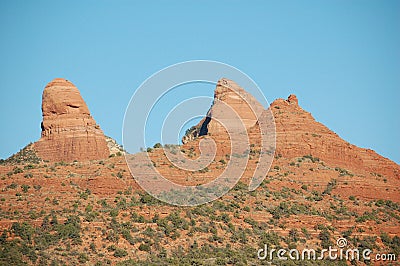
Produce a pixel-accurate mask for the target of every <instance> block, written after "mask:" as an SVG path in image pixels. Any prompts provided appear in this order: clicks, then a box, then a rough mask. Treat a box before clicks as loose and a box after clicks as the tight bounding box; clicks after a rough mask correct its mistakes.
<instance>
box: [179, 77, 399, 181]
mask: <svg viewBox="0 0 400 266" xmlns="http://www.w3.org/2000/svg"><path fill="white" fill-rule="evenodd" d="M230 87H231V88H232V87H234V88H235V91H236V92H235V91H233V90H232V89H229V88H230ZM254 102H255V99H254V98H253V96H251V95H250V94H249V93H247V92H246V91H245V90H243V89H242V88H240V87H239V86H238V85H237V84H236V83H235V82H233V81H231V80H228V79H221V80H220V81H218V84H217V87H216V90H215V94H214V103H213V105H212V106H211V108H210V110H209V111H208V113H207V116H206V117H205V118H204V119H202V120H201V121H200V123H199V124H198V125H196V126H194V127H192V128H191V129H190V130H189V131H188V134H187V135H186V136H184V137H183V139H182V142H183V143H184V144H186V143H188V142H190V141H193V140H194V139H196V138H197V137H201V136H203V135H209V136H211V137H212V138H213V139H214V140H215V141H216V143H219V147H218V148H219V152H217V153H219V154H225V153H226V150H227V149H226V147H225V146H226V144H227V143H229V136H228V134H227V132H226V130H225V129H224V128H223V127H222V126H221V125H220V123H218V122H217V121H216V120H214V119H213V116H214V114H215V113H218V112H219V111H220V109H221V108H220V106H221V105H222V104H223V103H225V104H227V105H229V106H231V107H232V108H233V109H234V110H235V111H236V112H237V114H238V116H239V117H240V118H241V119H242V120H243V122H244V124H245V127H246V130H247V133H248V134H249V137H250V143H252V146H253V147H256V148H257V147H258V149H259V148H260V147H259V146H260V143H261V142H260V125H259V121H257V119H256V116H255V115H254V113H256V114H259V113H260V112H263V113H262V115H264V114H265V113H266V112H267V111H266V110H263V109H262V106H260V105H259V104H254ZM251 106H256V109H255V110H253V109H254V107H253V109H251ZM270 110H271V111H272V113H273V118H274V120H275V128H268V129H267V130H266V131H267V132H271V130H275V131H276V150H275V155H276V156H278V157H284V158H295V157H302V156H305V155H311V156H312V157H315V158H318V159H320V160H321V161H324V162H325V163H327V164H329V165H331V166H335V167H336V166H338V167H340V168H345V169H349V170H352V171H355V172H357V171H359V170H362V171H367V172H370V173H373V174H377V175H378V174H379V175H384V176H390V177H394V178H400V167H399V165H398V164H396V163H395V162H393V161H391V160H389V159H387V158H384V157H382V156H381V155H379V154H377V153H376V152H375V151H373V150H371V149H364V148H359V147H357V146H355V145H353V144H350V143H348V142H347V141H345V140H343V139H342V138H340V137H339V136H338V135H337V134H336V133H334V132H333V131H331V130H330V129H329V128H327V127H326V126H324V125H323V124H321V123H319V122H317V121H316V120H315V119H314V117H313V116H312V115H311V114H310V113H309V112H307V111H305V110H303V109H302V108H301V107H300V106H299V103H298V99H297V97H296V95H290V96H289V97H288V99H287V100H284V99H277V100H275V101H274V102H273V103H272V104H271V105H270ZM268 111H269V110H268ZM258 117H260V116H258ZM221 150H222V151H223V152H221Z"/></svg>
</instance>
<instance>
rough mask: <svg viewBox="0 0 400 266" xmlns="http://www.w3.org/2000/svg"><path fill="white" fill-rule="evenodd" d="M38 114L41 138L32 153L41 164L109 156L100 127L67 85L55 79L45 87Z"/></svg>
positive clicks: (78, 95)
mask: <svg viewBox="0 0 400 266" xmlns="http://www.w3.org/2000/svg"><path fill="white" fill-rule="evenodd" d="M42 113H43V122H42V124H41V128H42V132H41V138H40V140H39V141H37V142H36V143H34V149H35V150H36V152H37V153H38V156H39V157H40V158H42V159H43V160H48V161H65V162H69V161H74V160H77V161H85V160H96V159H103V158H107V157H108V156H109V154H110V152H109V149H108V147H107V143H106V139H105V136H104V134H103V132H102V130H101V129H100V126H99V125H97V124H96V122H95V120H94V119H93V117H92V116H91V115H90V112H89V109H88V107H87V105H86V103H85V102H84V100H83V99H82V97H81V95H80V92H79V90H78V89H77V88H76V87H75V86H74V84H72V83H71V82H70V81H68V80H65V79H61V78H56V79H54V80H53V81H51V82H50V83H48V84H47V85H46V87H45V89H44V91H43V96H42Z"/></svg>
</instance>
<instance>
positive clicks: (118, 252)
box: [114, 247, 140, 258]
mask: <svg viewBox="0 0 400 266" xmlns="http://www.w3.org/2000/svg"><path fill="white" fill-rule="evenodd" d="M139 249H140V247H139ZM127 255H128V252H127V251H126V250H125V249H121V248H117V249H116V250H115V251H114V257H116V258H122V257H126V256H127Z"/></svg>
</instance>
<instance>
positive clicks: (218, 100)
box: [182, 78, 264, 143]
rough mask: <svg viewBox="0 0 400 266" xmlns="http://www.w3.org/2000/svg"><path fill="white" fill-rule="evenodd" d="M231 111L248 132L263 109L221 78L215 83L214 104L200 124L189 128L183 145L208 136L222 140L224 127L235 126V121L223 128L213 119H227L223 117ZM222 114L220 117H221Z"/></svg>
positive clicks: (238, 87)
mask: <svg viewBox="0 0 400 266" xmlns="http://www.w3.org/2000/svg"><path fill="white" fill-rule="evenodd" d="M226 108H229V109H232V110H233V111H234V112H235V113H236V114H237V116H238V117H239V118H240V120H241V121H242V124H243V125H244V127H245V128H246V130H249V129H250V128H252V127H254V126H255V125H256V123H257V116H258V117H259V116H260V115H261V113H262V112H263V111H264V108H263V106H262V105H261V104H259V103H258V101H257V100H256V99H255V98H254V97H253V96H252V95H251V94H249V93H248V92H246V91H245V90H244V89H243V88H241V87H240V86H239V85H238V84H236V83H235V82H234V81H232V80H229V79H227V78H222V79H220V80H219V81H218V82H217V86H216V89H215V92H214V102H213V105H212V106H211V108H210V110H209V111H208V112H207V115H206V117H205V118H203V119H202V120H201V121H200V123H199V124H198V125H196V126H194V127H192V128H190V129H189V130H188V131H187V132H186V134H185V136H184V137H183V139H182V142H183V143H186V142H189V141H192V140H194V139H195V138H196V137H199V136H204V135H210V136H214V138H215V137H218V136H221V137H222V138H224V137H225V136H224V135H225V134H226V129H225V128H224V126H225V127H226V126H229V125H231V126H232V125H233V126H235V124H237V120H235V119H234V118H232V123H229V121H227V122H228V124H225V125H224V126H223V125H222V124H221V123H219V122H218V121H217V119H215V117H218V116H220V117H227V115H226V114H225V115H223V114H222V113H223V112H225V111H226V110H227V109H226ZM221 114H222V115H221Z"/></svg>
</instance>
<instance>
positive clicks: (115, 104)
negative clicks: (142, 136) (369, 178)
mask: <svg viewBox="0 0 400 266" xmlns="http://www.w3.org/2000/svg"><path fill="white" fill-rule="evenodd" d="M189 3H190V4H189ZM0 32H1V42H0V58H1V69H0V88H1V97H0V106H1V107H0V108H1V116H0V119H1V120H0V123H1V125H2V126H1V131H0V139H1V142H0V143H1V146H0V148H1V149H0V158H6V157H8V156H10V155H11V154H12V153H15V152H16V151H18V150H19V149H20V148H22V147H24V146H25V145H26V144H27V143H29V142H33V141H36V140H37V139H39V137H40V122H41V109H40V106H41V94H42V91H43V88H44V86H45V85H46V84H47V83H48V82H49V81H51V80H52V79H53V78H56V77H63V78H67V79H68V80H71V81H72V82H73V83H74V84H75V85H76V86H77V87H78V88H79V89H80V91H81V94H82V96H83V98H84V99H85V101H86V102H87V104H88V106H89V109H90V111H91V113H92V115H93V116H94V118H95V119H96V121H97V122H98V123H99V124H100V126H101V127H102V129H103V130H104V132H105V133H106V134H107V135H110V136H111V137H113V138H115V139H116V140H117V141H119V142H121V131H122V130H121V129H122V121H123V116H124V112H125V108H126V106H127V104H128V101H129V99H130V97H131V95H132V94H133V92H134V91H135V89H136V88H137V87H138V86H139V85H140V84H141V83H142V82H143V81H144V80H145V79H146V78H148V77H149V76H150V75H152V74H153V73H154V72H156V71H158V70H160V69H162V68H164V67H167V66H169V65H171V64H175V63H178V62H182V61H187V60H192V59H209V60H215V61H220V62H224V63H227V64H230V65H232V66H235V67H237V68H239V69H240V70H242V71H244V72H245V73H246V74H248V75H249V76H250V77H251V78H252V79H253V80H254V81H255V82H256V83H257V84H258V85H259V87H260V88H261V89H262V91H263V92H264V94H265V96H266V98H267V100H268V101H269V102H272V101H273V100H274V99H276V98H286V97H287V96H288V95H289V94H291V93H294V94H296V95H297V96H298V98H299V102H300V105H301V106H302V107H303V108H304V109H305V110H307V111H309V112H311V113H312V114H313V116H314V117H315V118H316V119H317V120H318V121H319V122H322V123H323V124H325V125H326V126H328V127H329V128H330V129H332V130H333V131H335V132H336V133H338V134H339V135H340V136H341V137H342V138H344V139H345V140H347V141H349V142H350V143H353V144H356V145H358V146H360V147H365V148H371V149H374V150H375V151H377V152H378V153H380V154H382V155H383V156H385V157H389V158H390V159H392V160H394V161H396V162H397V163H399V162H400V142H399V141H398V136H399V132H400V121H399V118H398V114H399V113H400V112H399V111H400V110H399V108H400V107H399V106H400V105H399V103H398V102H399V99H400V92H399V91H400V90H399V85H400V75H399V70H400V49H399V48H398V47H400V2H399V1H380V0H376V1H368V0H363V1H356V0H355V1H339V0H338V1H251V3H249V1H235V0H233V1H141V2H139V1H101V0H96V1H40V0H39V1H23V0H15V1H14V0H13V1H11V0H10V1H1V2H0ZM158 135H159V133H158ZM151 137H152V136H150V138H151ZM153 138H154V139H156V137H155V136H153Z"/></svg>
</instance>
